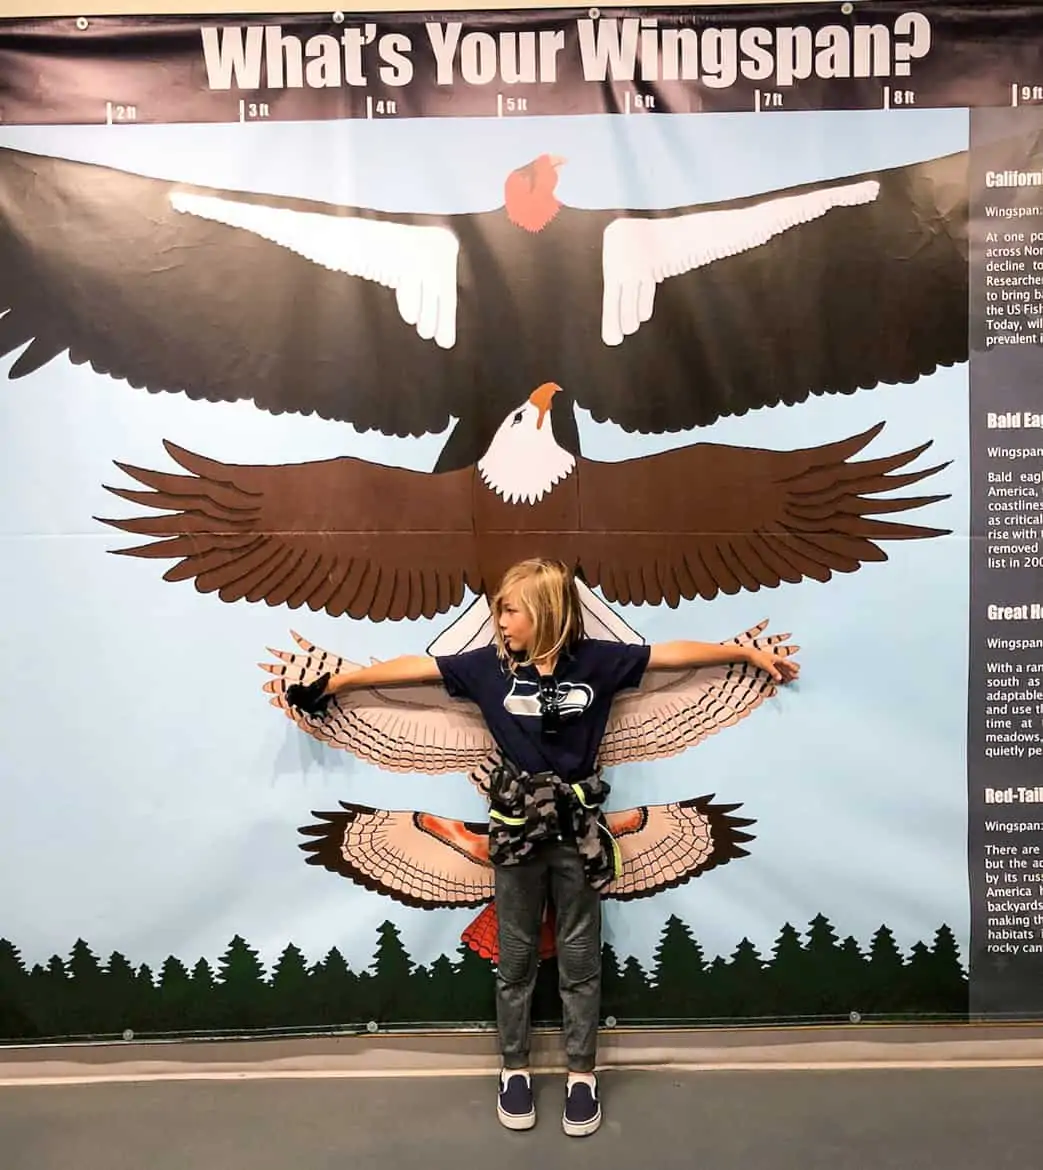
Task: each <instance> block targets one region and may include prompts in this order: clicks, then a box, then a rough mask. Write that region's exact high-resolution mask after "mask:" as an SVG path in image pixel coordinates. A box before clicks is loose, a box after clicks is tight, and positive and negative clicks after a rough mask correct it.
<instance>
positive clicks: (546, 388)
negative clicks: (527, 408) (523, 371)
mask: <svg viewBox="0 0 1043 1170" xmlns="http://www.w3.org/2000/svg"><path fill="white" fill-rule="evenodd" d="M560 389H561V387H560V386H559V385H558V384H557V383H556V382H544V383H543V385H542V386H537V387H536V389H535V390H533V392H532V393H531V394H530V395H529V401H530V402H531V403H532V405H533V406H535V407H536V409H537V410H538V411H539V412H540V413H539V416H538V418H537V419H536V429H537V430H539V429H540V427H542V426H543V420H544V419H545V418H546V417H547V411H548V410H550V405H551V400H552V399H553V397H554V395H555V394H557V393H558V391H559V390H560Z"/></svg>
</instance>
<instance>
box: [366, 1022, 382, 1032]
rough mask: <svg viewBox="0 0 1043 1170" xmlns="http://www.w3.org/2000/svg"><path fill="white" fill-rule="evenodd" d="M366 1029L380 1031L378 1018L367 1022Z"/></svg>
mask: <svg viewBox="0 0 1043 1170" xmlns="http://www.w3.org/2000/svg"><path fill="white" fill-rule="evenodd" d="M366 1031H367V1032H379V1031H380V1025H379V1024H378V1023H377V1021H376V1020H369V1021H367V1023H366Z"/></svg>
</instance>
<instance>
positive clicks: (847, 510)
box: [574, 423, 947, 606]
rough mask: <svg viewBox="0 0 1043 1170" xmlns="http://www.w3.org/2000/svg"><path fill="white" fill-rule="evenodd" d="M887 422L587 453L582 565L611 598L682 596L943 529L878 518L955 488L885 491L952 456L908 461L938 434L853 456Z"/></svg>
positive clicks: (755, 584)
mask: <svg viewBox="0 0 1043 1170" xmlns="http://www.w3.org/2000/svg"><path fill="white" fill-rule="evenodd" d="M882 428H883V423H880V424H878V425H877V426H875V427H873V428H871V429H870V430H868V431H865V432H863V433H862V434H860V435H854V436H852V437H851V438H849V439H844V440H842V441H840V442H837V443H830V444H826V445H824V446H820V447H808V448H804V449H802V450H797V451H767V450H759V449H751V448H743V447H729V446H722V445H719V444H714V443H698V444H696V445H694V446H690V447H681V448H678V449H676V450H673V451H665V452H663V453H661V454H658V455H650V456H647V457H644V458H638V459H631V460H627V461H625V462H620V463H600V462H595V461H593V460H589V459H581V460H579V461H578V466H577V469H576V474H577V475H578V476H579V501H580V502H579V507H580V526H579V527H580V531H579V532H578V533H577V534H576V538H575V544H574V548H575V563H576V566H577V568H579V569H580V570H581V572H582V574H583V577H584V579H585V580H586V582H587V584H588V585H590V586H592V587H593V586H600V587H601V590H602V593H603V594H604V596H605V599H606V600H607V601H610V602H612V601H618V602H622V603H624V604H628V603H633V604H643V603H648V604H652V605H659V604H660V603H662V602H663V601H665V602H666V603H667V604H668V605H671V606H674V605H677V604H678V602H679V601H680V599H681V598H682V597H684V598H687V599H692V598H695V597H702V598H704V599H706V600H707V601H711V600H713V598H715V597H716V596H717V594H718V593H727V594H735V593H738V592H739V591H740V590H742V589H747V590H750V591H752V592H756V591H757V590H759V589H761V588H774V587H775V586H777V585H779V584H780V583H781V582H782V581H788V582H792V583H796V582H799V581H802V580H804V579H806V578H810V579H812V580H815V581H828V580H829V579H830V577H831V576H832V575H833V574H834V573H853V572H854V571H855V570H857V569H858V568H860V567H861V566H862V565H863V564H865V563H866V562H869V561H885V560H887V554H886V553H885V552H884V551H883V549H882V548H881V547H880V542H882V541H887V540H910V539H918V538H924V537H931V536H942V535H945V534H946V531H947V530H944V529H938V528H926V527H919V526H917V525H912V524H901V523H897V522H895V521H890V520H879V519H875V518H874V517H876V516H877V515H881V514H887V513H894V512H904V511H907V510H909V509H913V508H920V507H923V506H924V505H926V504H932V503H935V502H937V501H938V500H943V499H946V498H947V497H946V496H945V495H934V496H906V497H904V498H902V497H899V498H888V499H878V498H875V497H877V496H879V495H880V493H882V492H888V491H892V490H894V489H897V488H903V487H907V486H909V485H910V484H914V483H917V482H918V481H920V480H922V479H925V478H927V477H928V476H931V475H933V474H935V473H936V472H937V471H939V470H941V468H942V467H944V466H946V465H945V464H942V465H939V466H936V467H928V468H925V469H922V470H920V471H908V472H901V473H898V472H899V469H900V468H903V467H905V466H906V465H907V464H909V463H911V462H912V461H913V460H914V459H915V458H916V457H917V456H919V455H920V454H922V453H923V451H925V450H926V449H927V447H929V446H930V444H929V443H925V444H923V445H922V446H920V447H916V448H914V449H912V450H910V451H903V452H901V453H900V454H898V455H891V456H886V457H883V458H879V459H866V460H861V461H855V460H853V459H852V456H854V455H856V454H857V453H858V452H859V451H861V450H862V449H863V448H864V447H865V446H867V444H868V443H869V442H870V441H871V440H872V439H873V438H875V437H876V435H878V434H879V433H880V431H881V429H882Z"/></svg>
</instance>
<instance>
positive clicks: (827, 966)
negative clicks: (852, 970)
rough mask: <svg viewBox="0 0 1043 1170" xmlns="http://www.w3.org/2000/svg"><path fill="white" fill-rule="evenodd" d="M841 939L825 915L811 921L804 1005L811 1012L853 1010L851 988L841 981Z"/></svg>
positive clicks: (831, 1013)
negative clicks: (850, 997)
mask: <svg viewBox="0 0 1043 1170" xmlns="http://www.w3.org/2000/svg"><path fill="white" fill-rule="evenodd" d="M839 942H840V940H839V939H838V938H837V932H836V931H835V930H834V929H833V925H832V923H831V922H830V921H829V919H828V918H827V917H826V916H825V915H824V914H816V915H815V917H814V918H813V919H812V920H811V922H810V923H809V924H808V940H807V942H806V943H805V945H804V956H805V961H804V981H805V982H804V1007H803V1010H804V1012H806V1013H809V1014H812V1015H836V1014H838V1013H840V1012H843V1013H844V1014H845V1015H846V1014H847V1013H848V1012H850V1011H851V1005H850V1002H849V999H848V996H849V994H850V991H849V989H848V988H847V987H844V986H842V985H841V981H840V970H841V960H840V945H839Z"/></svg>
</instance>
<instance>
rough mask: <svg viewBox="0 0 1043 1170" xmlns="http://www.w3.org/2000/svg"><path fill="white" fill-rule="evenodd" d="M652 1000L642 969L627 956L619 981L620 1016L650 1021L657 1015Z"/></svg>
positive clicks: (635, 961)
mask: <svg viewBox="0 0 1043 1170" xmlns="http://www.w3.org/2000/svg"><path fill="white" fill-rule="evenodd" d="M652 999H653V997H652V993H651V988H650V987H649V984H648V976H647V975H646V974H645V969H644V967H642V966H641V964H640V963H639V962H638V960H637V959H635V958H634V956H633V955H628V956H627V960H626V962H625V963H624V964H623V975H622V977H621V979H620V981H619V1000H620V1003H621V1004H622V1011H621V1012H620V1015H621V1016H622V1017H623V1018H625V1019H630V1020H647V1019H652V1018H653V1017H654V1016H655V1015H656V1014H657V1010H656V1008H655V1005H654V1004H653V1002H652Z"/></svg>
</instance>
